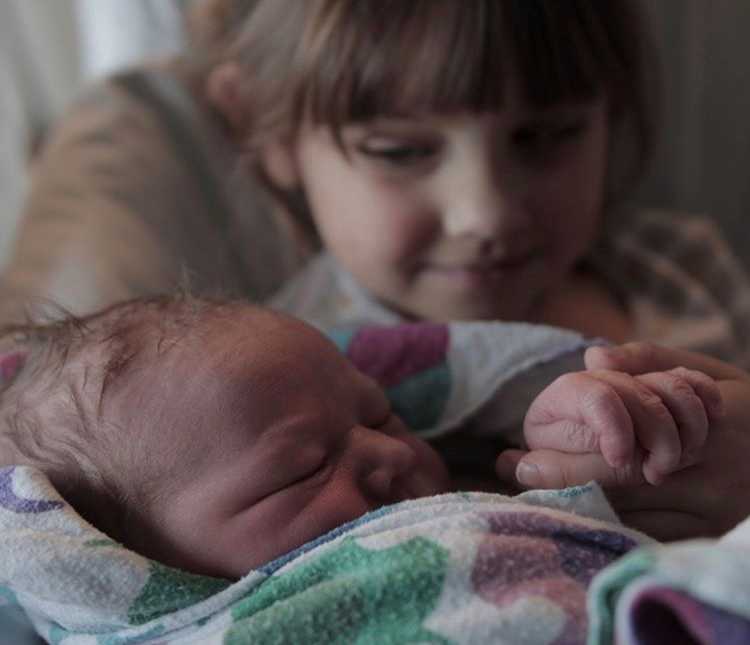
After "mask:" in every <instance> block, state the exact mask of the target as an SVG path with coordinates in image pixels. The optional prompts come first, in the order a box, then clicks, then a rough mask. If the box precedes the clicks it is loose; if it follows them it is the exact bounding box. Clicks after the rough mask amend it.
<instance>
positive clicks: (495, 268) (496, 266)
mask: <svg viewBox="0 0 750 645" xmlns="http://www.w3.org/2000/svg"><path fill="white" fill-rule="evenodd" d="M538 257H539V254H538V253H535V252H529V253H525V254H522V255H513V256H505V257H502V258H497V259H494V260H489V261H479V262H468V263H465V264H464V263H455V264H454V263H446V264H441V263H439V262H438V263H434V264H428V265H427V269H428V270H430V271H433V272H435V273H436V274H438V275H440V276H441V277H444V278H447V279H449V280H452V281H456V282H460V283H471V284H474V283H481V282H486V281H492V280H497V279H504V278H508V277H511V276H512V275H514V274H516V273H518V272H519V271H523V270H525V269H526V268H528V267H529V266H530V265H531V264H533V263H534V262H535V261H536V260H537V259H538Z"/></svg>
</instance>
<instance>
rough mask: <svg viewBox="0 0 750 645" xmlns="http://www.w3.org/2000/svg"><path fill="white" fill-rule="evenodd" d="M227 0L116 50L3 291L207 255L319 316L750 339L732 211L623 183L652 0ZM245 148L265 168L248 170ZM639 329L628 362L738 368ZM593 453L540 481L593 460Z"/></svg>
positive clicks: (624, 365) (743, 442)
mask: <svg viewBox="0 0 750 645" xmlns="http://www.w3.org/2000/svg"><path fill="white" fill-rule="evenodd" d="M219 4H224V5H226V6H232V7H233V8H234V9H235V10H236V11H237V13H234V14H232V15H234V16H235V21H234V22H233V23H232V27H233V28H232V29H227V30H219V33H220V34H221V38H219V39H218V41H217V40H213V41H211V42H212V43H213V44H212V46H211V47H210V48H209V50H210V51H207V52H206V51H204V52H203V54H204V55H196V57H195V59H194V60H190V61H187V62H186V63H184V64H172V65H167V66H161V67H157V68H154V69H152V70H149V71H146V72H142V73H131V74H126V75H122V76H120V77H119V78H117V79H115V80H114V81H112V82H111V83H110V84H108V85H107V86H105V87H104V88H100V89H99V90H96V91H94V92H93V94H92V95H91V97H90V99H89V101H88V102H86V103H84V105H83V106H82V107H81V108H79V112H78V113H77V115H74V116H73V117H71V119H70V120H69V122H68V124H67V126H63V127H62V128H61V129H60V131H59V132H58V134H57V135H56V137H54V138H53V140H52V141H51V142H50V144H49V145H48V147H47V150H46V152H45V154H44V155H43V157H42V158H41V159H40V161H39V167H38V169H37V176H36V187H35V190H34V191H32V195H31V198H30V200H29V205H28V209H27V215H26V219H27V221H26V226H25V230H24V232H23V233H22V237H21V239H20V242H19V245H18V247H17V248H18V251H17V255H16V259H15V261H14V263H13V264H12V266H11V268H10V270H9V271H8V273H7V283H8V289H7V291H6V294H7V295H6V296H4V298H3V304H4V306H6V307H10V302H11V300H10V294H11V292H12V291H15V292H17V293H19V294H20V296H21V299H22V300H27V299H28V298H29V297H30V296H34V295H36V296H39V295H43V296H46V297H52V298H53V299H54V300H56V301H58V302H60V303H61V304H63V305H64V306H67V307H69V308H70V309H72V310H73V311H74V312H77V313H84V312H86V311H89V310H91V309H93V308H96V307H99V306H102V305H104V304H107V303H109V302H112V301H114V300H117V299H120V298H122V297H125V296H132V295H141V294H144V293H151V292H154V291H164V290H168V289H171V288H173V287H174V286H175V285H176V284H177V283H178V282H179V281H180V280H183V279H184V276H185V274H186V273H187V275H188V277H189V278H190V280H191V282H192V286H193V289H194V290H196V291H199V292H200V291H211V290H217V289H222V290H224V291H235V292H240V293H242V294H243V295H246V296H248V297H250V298H252V299H255V300H259V299H264V298H266V297H268V296H269V295H270V294H272V293H273V292H274V291H275V290H276V289H278V288H279V287H280V286H282V285H284V284H286V285H287V286H286V288H285V289H284V290H283V291H282V292H281V293H280V294H279V295H278V296H277V298H276V299H275V300H274V301H273V303H274V304H275V305H276V306H279V307H282V308H285V309H286V310H288V311H290V312H292V313H295V314H297V315H300V316H302V317H304V318H306V319H308V320H310V321H312V322H315V323H317V324H320V325H327V324H329V323H341V322H356V321H361V320H363V319H366V320H371V321H395V320H402V319H429V320H453V319H500V320H523V321H529V322H542V323H549V324H554V325H560V326H564V327H569V328H572V329H576V330H579V331H582V332H584V333H586V334H589V335H596V336H604V337H607V338H610V339H612V340H615V341H624V340H631V339H639V340H650V341H656V342H658V343H662V344H665V345H671V346H679V347H686V348H690V349H697V350H701V351H704V352H710V353H711V354H713V355H715V356H718V357H720V358H724V359H732V360H734V361H738V362H740V364H746V356H747V346H748V337H747V334H748V330H749V329H750V325H748V322H749V321H748V312H747V307H746V306H745V299H742V298H740V296H741V294H743V293H745V292H746V290H747V286H748V283H747V279H746V277H745V275H744V273H743V272H742V270H741V269H740V268H739V265H738V263H737V262H736V261H735V260H734V259H733V258H732V257H731V256H730V255H729V254H728V251H727V249H726V246H725V245H724V244H723V243H722V242H721V240H720V239H719V238H718V237H717V236H716V234H715V232H714V230H713V228H712V227H711V226H710V225H708V224H707V223H706V222H704V221H701V220H690V219H681V220H679V221H678V220H676V219H675V218H672V217H670V216H668V215H666V214H662V213H627V212H625V209H624V208H622V207H619V206H618V204H619V203H620V198H621V197H622V195H623V191H624V190H625V188H626V187H627V185H628V182H629V180H631V179H632V178H634V177H635V176H636V175H637V173H638V171H639V170H640V167H641V165H642V163H643V161H644V160H645V158H646V156H647V153H648V150H649V148H650V144H651V133H652V127H651V120H650V117H649V110H648V103H649V100H648V99H649V96H650V95H649V90H648V87H649V83H648V75H647V71H648V69H649V67H650V66H651V65H652V63H651V61H650V60H648V58H647V57H645V54H644V49H645V48H644V47H643V44H644V39H645V35H644V33H643V28H642V25H641V22H640V19H639V14H638V11H637V6H636V4H635V3H634V2H630V1H626V0H619V1H612V2H607V3H601V2H596V1H594V0H589V1H586V0H579V1H575V2H573V1H571V2H565V3H559V2H549V1H544V0H524V1H517V2H514V1H511V0H507V1H499V0H476V1H473V2H464V1H459V0H455V1H451V0H445V1H442V2H432V1H420V0H414V1H413V2H408V3H407V2H400V1H398V0H391V1H387V2H383V1H382V0H358V1H357V0H310V1H308V2H299V1H298V0H260V1H259V2H256V3H243V2H234V3H229V4H228V5H227V3H226V2H224V3H219ZM251 4H256V5H257V6H256V7H255V8H254V9H253V10H252V11H251V12H250V13H249V14H248V13H246V10H248V9H249V5H251ZM206 6H208V5H206ZM206 6H204V7H203V8H204V9H205V8H206ZM209 8H210V7H209ZM199 53H200V52H199ZM75 116H77V117H78V120H76V119H75ZM84 117H85V118H84ZM103 132H106V136H101V135H102V133H103ZM238 149H239V150H240V151H241V152H242V154H243V156H244V158H245V160H246V161H247V164H246V165H249V167H250V168H251V169H252V170H253V171H254V176H255V177H256V178H257V181H256V182H255V183H253V181H252V179H248V174H247V173H238V172H233V170H234V169H236V168H237V164H236V161H237V157H236V152H237V150H238ZM63 160H64V161H63ZM261 185H265V186H266V187H267V188H269V189H270V190H269V191H267V192H263V191H261ZM269 196H270V197H269ZM51 213H54V214H55V216H56V217H51V216H50V214H51ZM63 220H66V221H65V222H64V226H63ZM125 240H126V241H127V244H123V241H125ZM319 242H320V243H322V245H323V247H324V248H325V253H324V254H323V255H320V256H319V257H317V258H315V259H314V260H313V262H312V263H310V264H308V265H307V268H306V269H305V272H304V273H303V274H301V275H299V276H298V277H297V279H296V281H295V282H293V283H291V284H288V282H287V281H288V278H289V277H290V276H291V275H292V274H294V273H295V272H296V271H297V270H298V269H300V268H301V267H303V266H305V264H306V260H308V259H309V257H310V255H311V253H312V250H313V249H315V247H316V244H317V243H319ZM9 315H10V314H9ZM642 351H643V346H639V348H637V352H641V353H637V354H636V355H637V357H638V358H637V359H633V358H632V356H630V357H624V358H623V357H619V358H618V356H619V355H617V354H609V355H607V356H606V364H607V367H608V368H610V369H615V370H618V369H619V370H622V371H632V372H633V373H641V372H649V371H653V370H655V369H659V370H662V369H670V368H673V367H676V366H677V365H682V364H685V363H686V361H687V363H688V365H687V366H688V367H693V368H695V369H700V370H704V371H706V372H707V373H708V374H709V375H710V376H713V377H714V378H716V379H719V380H721V379H724V378H728V376H727V373H728V371H729V372H731V374H732V375H733V376H736V375H737V374H738V372H737V371H736V370H734V371H732V370H733V368H730V367H729V366H728V365H725V364H723V363H716V362H711V361H708V360H707V359H704V358H703V357H702V356H698V355H696V356H694V355H689V356H687V357H686V355H685V354H672V353H670V352H668V351H667V350H663V349H659V350H657V349H654V350H652V353H651V354H647V355H644V354H643V353H642ZM644 356H645V358H644ZM603 360H605V359H603V358H602V354H601V353H598V354H597V353H594V354H593V355H591V356H590V357H589V365H590V366H593V365H594V364H596V363H597V361H599V363H601V362H602V361H603ZM651 363H658V364H659V367H656V366H651ZM740 376H741V378H742V379H744V378H746V374H745V373H744V372H741V373H740ZM727 396H729V393H726V394H725V403H731V402H730V401H727V400H726V397H727ZM733 396H734V397H735V398H734V399H732V401H735V400H736V401H737V402H738V406H739V404H744V405H750V391H748V388H745V389H744V390H741V391H739V392H736V393H733ZM727 407H728V408H729V409H730V412H731V410H732V409H733V408H732V406H731V405H727ZM740 407H741V406H740ZM738 414H739V413H738ZM728 418H731V415H728ZM732 427H734V426H732ZM716 435H717V433H715V432H714V433H712V436H711V437H709V444H710V445H709V448H710V446H711V442H712V441H714V442H716V439H715V438H714V437H715V436H716ZM722 437H723V438H722V441H727V437H729V438H730V439H729V443H730V444H731V446H732V448H731V454H743V455H744V454H746V451H747V450H748V449H750V446H748V445H747V442H748V440H747V439H746V438H745V437H744V436H743V435H742V433H739V432H738V433H734V434H732V433H724V434H723V435H722ZM531 445H533V446H534V447H535V448H537V449H538V451H542V450H543V449H544V448H545V447H546V448H551V449H556V450H557V449H559V446H551V445H545V444H544V442H542V443H537V444H533V443H532V444H531ZM712 454H713V453H712V452H711V450H709V451H708V452H707V463H708V460H709V459H713V457H712ZM540 456H542V455H541V452H540ZM544 456H545V457H549V453H548V452H545V453H544ZM533 457H534V453H532V455H530V456H528V457H524V460H526V462H525V463H526V465H531V463H532V461H533ZM578 457H588V455H578V454H575V451H573V454H565V453H559V452H558V453H555V455H554V459H553V461H554V466H555V468H554V469H553V470H552V471H550V472H547V474H546V475H545V477H543V478H541V479H536V480H534V481H532V480H531V479H527V480H526V483H535V484H540V483H542V484H545V485H555V483H557V482H559V479H560V476H561V475H560V474H561V473H562V474H563V475H564V476H565V477H567V478H568V479H570V480H575V479H578V478H581V477H585V476H586V475H587V474H589V473H591V472H592V468H591V466H590V464H581V463H580V462H576V463H575V464H571V462H570V459H572V458H578ZM513 458H514V460H515V461H517V460H518V455H517V454H514V455H513ZM722 458H723V457H722ZM515 461H513V464H514V466H515ZM718 463H719V458H718V457H717V458H716V459H715V460H714V461H712V462H711V464H712V469H706V475H705V477H706V478H707V479H708V480H709V483H711V484H714V483H715V484H716V485H711V486H706V481H705V479H701V478H702V477H703V471H701V470H700V469H699V468H698V467H696V468H695V469H688V470H686V471H684V474H683V478H682V481H680V484H679V486H677V487H676V488H672V489H670V488H669V487H668V486H667V487H666V488H665V487H662V488H661V489H660V490H666V491H667V493H663V495H664V497H662V498H660V501H659V502H658V503H656V504H655V506H656V508H664V507H665V506H666V507H670V508H672V507H674V506H678V505H679V504H678V503H677V502H679V501H681V500H683V499H687V498H689V497H691V491H692V490H697V491H701V492H702V491H705V490H707V489H708V490H715V491H719V492H720V491H722V490H723V489H724V488H726V487H728V486H729V485H734V484H735V483H736V481H738V478H742V477H745V478H746V477H747V475H746V474H745V469H744V468H738V469H736V470H733V471H732V472H731V474H728V473H727V472H725V469H724V468H723V467H720V466H718ZM536 465H544V464H541V462H539V461H538V460H537V462H536ZM574 466H575V467H574ZM584 466H585V467H584ZM599 466H601V464H598V465H597V467H599ZM501 470H502V469H501ZM730 470H731V469H730ZM518 472H519V473H520V470H519V471H518ZM593 472H597V474H598V475H601V476H602V478H603V479H604V480H605V481H606V479H607V477H606V476H604V475H602V471H601V468H600V469H599V470H594V471H593ZM607 472H609V473H611V471H607ZM612 476H617V473H615V474H614V475H612ZM638 490H640V489H638ZM655 494H656V493H652V492H651V491H645V492H643V493H642V494H641V493H639V494H638V495H632V496H631V497H633V498H639V499H640V500H641V503H644V500H650V499H651V498H650V497H649V495H655ZM719 496H720V498H721V499H720V502H721V503H716V500H714V499H711V500H705V503H702V502H700V501H699V502H698V507H699V510H698V511H697V512H695V514H696V515H698V514H701V513H704V514H705V515H706V517H707V518H708V519H707V525H709V526H710V527H711V530H714V531H719V530H724V529H725V528H726V527H727V525H728V524H732V523H734V522H735V521H736V520H737V519H738V518H739V517H744V515H745V514H746V512H745V511H746V510H747V509H744V508H739V503H738V502H735V501H733V500H728V499H727V498H726V496H723V495H719ZM667 498H670V502H675V504H665V503H664V502H665V499H667ZM649 503H650V502H649ZM692 504H693V505H692V506H691V507H690V509H689V510H690V511H691V512H692V511H694V510H695V506H696V505H695V502H694V501H693V502H692ZM686 532H687V531H686Z"/></svg>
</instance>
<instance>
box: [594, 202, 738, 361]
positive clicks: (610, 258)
mask: <svg viewBox="0 0 750 645" xmlns="http://www.w3.org/2000/svg"><path fill="white" fill-rule="evenodd" d="M608 224H609V225H608V226H607V228H606V230H605V232H604V235H603V236H602V238H601V240H600V243H599V244H598V246H597V247H596V248H595V249H594V251H593V253H592V254H591V257H590V264H591V266H592V268H593V269H594V270H595V271H596V272H597V273H598V274H599V275H601V276H602V277H603V278H604V279H605V281H606V282H607V283H608V285H609V286H610V288H611V289H612V290H613V291H614V292H615V293H616V294H617V295H618V297H619V298H620V299H621V300H622V301H623V302H625V303H626V306H627V307H628V309H629V310H630V312H631V316H632V317H633V319H634V322H635V329H636V337H638V338H641V339H645V340H653V341H655V342H661V343H663V344H669V345H675V346H682V347H686V348H690V349H696V350H701V351H705V352H707V353H709V354H713V355H716V356H719V357H721V358H725V359H728V360H730V361H732V362H738V360H740V361H742V362H747V361H748V360H750V278H749V277H748V273H747V270H746V268H745V266H744V265H743V263H742V262H741V261H740V259H739V258H738V257H737V256H736V255H735V254H734V253H733V251H732V250H731V248H730V246H729V244H728V243H727V241H726V240H725V239H724V237H723V236H722V234H721V230H720V227H719V226H718V225H717V224H716V222H715V221H714V220H712V219H711V218H709V217H705V216H700V215H694V214H688V213H681V212H675V211H665V210H656V209H643V210H631V211H628V212H619V213H617V215H616V218H615V217H613V218H612V219H611V220H610V222H609V223H608Z"/></svg>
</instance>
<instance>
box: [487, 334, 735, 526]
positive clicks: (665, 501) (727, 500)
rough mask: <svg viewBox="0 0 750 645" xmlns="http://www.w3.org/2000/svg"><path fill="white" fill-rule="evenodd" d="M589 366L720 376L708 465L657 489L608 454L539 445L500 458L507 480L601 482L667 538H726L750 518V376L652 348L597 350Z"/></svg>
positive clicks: (617, 502) (632, 515) (628, 519)
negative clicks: (719, 411) (631, 477)
mask: <svg viewBox="0 0 750 645" xmlns="http://www.w3.org/2000/svg"><path fill="white" fill-rule="evenodd" d="M586 365H587V367H589V368H591V369H612V370H616V371H622V372H626V373H630V374H642V373H651V372H654V371H668V370H671V369H674V368H675V367H678V366H684V367H686V368H688V369H692V370H699V371H701V372H703V373H704V374H707V375H708V376H710V377H711V378H713V379H715V380H716V382H717V385H718V388H719V391H720V393H721V397H722V400H723V407H724V415H723V416H722V418H720V419H718V420H716V421H715V422H712V423H711V430H710V432H709V434H708V437H707V440H706V444H705V447H704V450H703V452H702V455H701V457H702V460H701V462H700V463H698V464H696V465H693V466H691V467H688V468H684V469H683V470H680V471H679V472H675V473H673V474H671V475H669V476H667V477H666V478H665V479H664V481H663V483H662V484H661V485H660V486H651V485H648V484H644V483H638V482H634V481H628V478H627V476H625V475H627V473H623V472H622V471H618V469H617V468H612V467H611V466H610V465H609V464H607V462H606V461H605V460H604V458H603V456H602V455H600V454H596V453H577V454H576V453H565V452H562V451H560V450H558V449H556V448H550V447H549V446H539V447H535V448H534V449H532V450H531V451H529V452H523V451H519V450H508V451H505V452H503V453H502V454H501V456H500V457H499V458H498V461H497V472H498V475H499V476H500V478H501V480H503V481H505V482H510V483H513V484H515V485H516V486H517V487H518V488H520V489H525V488H564V487H566V486H573V485H579V484H584V483H586V482H588V481H591V480H592V479H596V480H597V481H599V483H600V484H602V486H604V487H605V488H606V489H607V495H608V497H609V499H610V501H611V502H612V504H613V506H614V507H615V510H616V511H617V512H618V513H619V515H620V517H621V519H622V520H623V522H624V523H625V524H627V525H629V526H633V527H635V528H638V529H641V530H643V531H645V532H646V533H649V534H650V535H652V536H654V537H656V538H658V539H661V540H676V539H684V538H691V537H696V536H707V535H708V536H710V535H721V534H722V533H725V532H726V531H727V530H729V529H731V528H732V527H734V526H735V525H736V524H737V523H738V522H739V521H741V520H743V519H745V518H746V517H747V516H748V515H750V496H748V495H746V494H745V493H746V491H747V490H750V468H748V465H747V464H748V458H749V457H750V428H748V427H747V424H748V419H750V375H749V374H748V373H747V372H745V371H744V370H741V369H739V368H737V367H734V366H732V365H729V364H728V363H724V362H722V361H719V360H717V359H713V358H710V357H707V356H703V355H700V354H695V353H692V352H687V351H684V350H672V349H668V348H664V347H657V346H654V345H651V344H647V343H630V344H628V345H623V346H621V347H614V348H593V349H591V350H589V352H588V353H587V355H586ZM517 475H518V476H517Z"/></svg>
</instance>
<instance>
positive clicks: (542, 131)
mask: <svg viewBox="0 0 750 645" xmlns="http://www.w3.org/2000/svg"><path fill="white" fill-rule="evenodd" d="M587 127H588V123H587V122H586V121H584V120H581V121H574V122H572V123H566V124H562V125H532V126H524V127H520V128H518V129H517V130H516V131H515V132H514V133H513V135H512V142H513V145H514V146H515V147H516V148H518V149H519V150H520V151H521V152H522V153H525V154H531V155H534V154H545V153H549V152H552V151H554V150H555V149H556V148H558V147H559V146H562V145H564V144H566V143H568V142H572V141H576V140H578V139H579V138H581V137H582V136H583V135H584V134H585V133H586V130H587Z"/></svg>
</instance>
